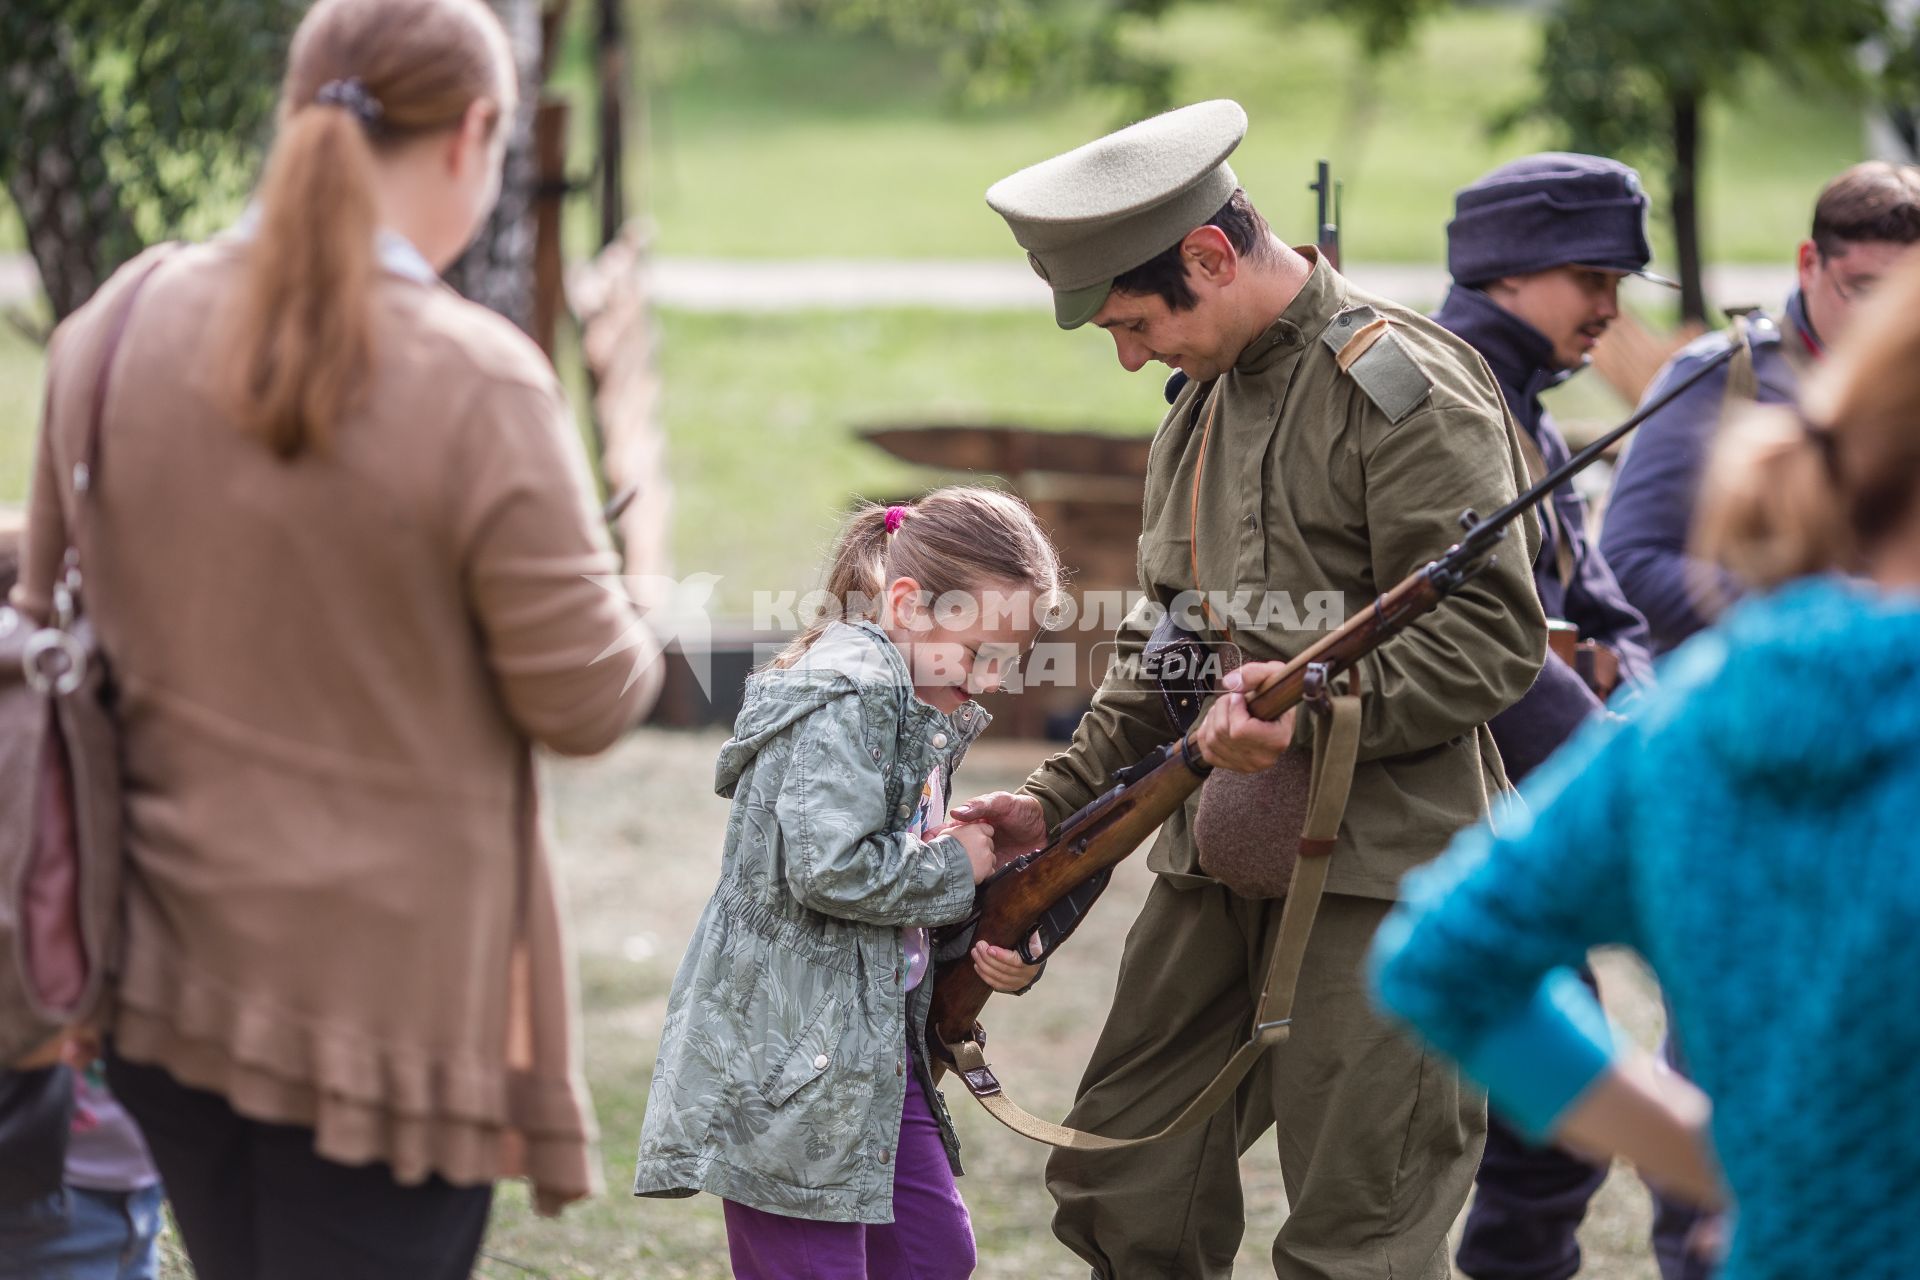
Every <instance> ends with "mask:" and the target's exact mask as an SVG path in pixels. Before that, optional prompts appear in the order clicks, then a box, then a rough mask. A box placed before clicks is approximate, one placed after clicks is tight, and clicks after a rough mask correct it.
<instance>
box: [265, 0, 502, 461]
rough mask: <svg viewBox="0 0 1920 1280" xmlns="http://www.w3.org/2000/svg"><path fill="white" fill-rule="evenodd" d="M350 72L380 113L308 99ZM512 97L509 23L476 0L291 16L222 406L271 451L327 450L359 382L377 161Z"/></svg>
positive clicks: (352, 4)
mask: <svg viewBox="0 0 1920 1280" xmlns="http://www.w3.org/2000/svg"><path fill="white" fill-rule="evenodd" d="M345 81H358V83H359V87H360V88H361V89H362V90H363V91H364V93H365V94H366V96H367V97H369V98H371V99H372V101H373V102H374V103H377V104H378V108H377V117H376V118H374V119H370V120H368V119H362V118H361V117H360V116H359V115H356V114H355V113H354V111H353V110H351V109H350V108H348V107H346V106H343V105H341V104H340V103H338V102H322V101H319V100H318V99H319V98H320V96H321V90H322V88H323V87H326V86H329V85H332V84H334V83H335V82H345ZM517 96H518V82H517V80H516V78H515V72H514V62H513V56H512V49H511V46H510V45H509V44H508V42H507V35H506V31H505V29H504V28H502V27H501V25H500V21H499V19H498V18H496V17H495V16H494V14H493V12H492V10H490V9H488V8H487V7H486V5H485V4H483V3H481V0H320V2H319V3H318V4H316V5H314V6H313V8H312V9H310V10H309V11H308V12H307V15H306V17H305V18H303V19H301V22H300V26H299V28H298V29H297V30H296V31H295V32H294V36H293V45H292V48H291V49H290V50H289V52H288V55H287V73H286V76H285V78H284V79H283V80H282V81H281V84H280V107H279V132H278V135H277V137H276V138H275V140H274V144H273V149H272V151H271V152H270V153H269V154H268V157H267V166H266V173H265V176H264V178H263V179H262V181H261V184H260V189H259V192H258V194H257V203H258V209H259V226H258V229H257V232H256V234H255V235H254V237H253V239H252V241H251V243H250V244H249V246H248V251H247V282H246V286H245V288H244V290H243V291H242V295H241V299H240V302H239V305H238V307H237V309H236V314H235V315H234V316H232V317H231V319H232V320H233V322H234V327H233V330H232V332H233V333H234V334H235V335H236V339H235V350H234V359H233V362H232V365H231V372H230V375H229V376H230V390H231V393H232V401H233V407H234V410H235V412H236V413H237V415H238V417H239V419H240V421H241V422H242V423H243V424H244V425H245V426H246V427H247V429H249V430H251V431H254V432H257V433H258V434H259V435H260V436H261V437H262V438H264V439H265V441H266V442H267V444H268V445H269V447H271V448H272V449H273V451H274V452H275V453H277V454H279V455H280V456H282V457H291V456H293V455H295V454H298V453H300V452H302V451H303V450H305V449H307V448H308V447H310V446H313V445H318V444H322V443H324V442H325V440H326V438H327V435H328V433H329V432H331V431H332V430H333V428H334V427H335V425H336V424H337V423H338V421H339V419H340V418H341V416H342V415H343V414H344V413H346V412H347V411H348V409H350V408H351V407H352V406H353V404H354V401H355V398H356V397H357V396H358V394H359V393H360V391H361V388H362V384H363V383H364V381H365V379H366V376H367V371H368V365H369V362H370V360H371V358H372V333H371V331H370V329H371V325H370V321H371V312H370V303H371V297H370V295H371V292H372V288H373V282H374V279H375V274H376V272H377V270H378V264H377V262H376V258H375V249H374V235H375V232H376V231H377V230H378V227H377V222H376V219H377V217H378V210H377V209H376V208H375V206H374V185H373V183H374V170H373V164H374V157H375V155H376V154H377V153H380V152H384V151H387V150H390V149H393V148H396V147H400V146H403V145H405V144H406V143H408V142H411V141H413V140H416V139H419V138H423V137H426V136H428V135H430V134H434V133H438V132H441V131H445V130H451V129H455V128H458V127H459V125H460V123H461V120H462V119H463V118H464V117H465V115H466V113H467V109H468V108H469V107H470V106H472V105H473V104H474V103H475V102H477V101H484V102H486V103H489V104H491V106H492V108H493V110H492V112H491V114H492V129H493V130H494V131H495V132H497V131H498V130H499V129H500V128H502V127H503V122H504V120H505V119H506V117H508V116H510V115H511V113H512V112H513V110H514V106H515V102H516V99H517Z"/></svg>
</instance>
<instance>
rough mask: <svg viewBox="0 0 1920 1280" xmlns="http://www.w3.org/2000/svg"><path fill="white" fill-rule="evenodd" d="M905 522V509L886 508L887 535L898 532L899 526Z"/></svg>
mask: <svg viewBox="0 0 1920 1280" xmlns="http://www.w3.org/2000/svg"><path fill="white" fill-rule="evenodd" d="M906 522H907V509H906V508H905V507H888V508H887V532H888V533H898V532H900V526H901V525H903V524H905V523H906Z"/></svg>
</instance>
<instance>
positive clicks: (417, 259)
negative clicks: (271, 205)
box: [222, 201, 440, 284]
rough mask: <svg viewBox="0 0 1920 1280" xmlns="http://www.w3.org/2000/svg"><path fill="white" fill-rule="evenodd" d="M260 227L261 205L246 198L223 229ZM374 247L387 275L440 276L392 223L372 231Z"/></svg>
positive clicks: (238, 235)
mask: <svg viewBox="0 0 1920 1280" xmlns="http://www.w3.org/2000/svg"><path fill="white" fill-rule="evenodd" d="M259 229H260V206H259V204H258V203H255V202H251V201H250V202H249V203H248V204H247V207H246V210H245V212H243V213H242V214H241V215H240V220H239V221H238V222H236V223H234V224H233V225H232V226H231V227H229V228H228V229H227V230H226V231H225V232H223V233H222V235H223V237H224V236H231V237H232V238H234V239H236V240H241V241H245V240H251V239H253V237H254V234H255V233H256V232H258V231H259ZM373 251H374V255H375V257H376V259H377V260H378V261H379V263H380V269H381V270H382V271H385V272H387V273H388V274H389V275H396V276H399V277H400V278H401V279H403V280H412V281H415V282H416V283H418V284H434V283H437V282H438V281H439V279H440V273H439V272H437V271H435V270H434V269H433V264H431V263H429V262H428V261H427V259H426V256H425V255H424V254H422V253H421V252H420V250H418V249H416V248H414V246H413V241H411V240H409V239H407V238H406V237H405V236H403V235H401V234H400V233H399V232H398V231H395V230H394V229H393V228H391V227H381V228H380V230H379V231H377V232H375V233H374V237H373Z"/></svg>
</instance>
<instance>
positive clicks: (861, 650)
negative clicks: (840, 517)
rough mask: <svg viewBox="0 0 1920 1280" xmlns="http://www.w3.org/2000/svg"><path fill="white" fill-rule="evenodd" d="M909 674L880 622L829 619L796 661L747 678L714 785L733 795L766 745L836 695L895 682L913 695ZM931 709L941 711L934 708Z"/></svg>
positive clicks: (898, 651)
mask: <svg viewBox="0 0 1920 1280" xmlns="http://www.w3.org/2000/svg"><path fill="white" fill-rule="evenodd" d="M908 674H909V673H908V671H907V663H906V659H905V658H903V657H901V656H900V650H899V649H897V648H895V647H894V644H893V641H891V640H889V639H887V635H886V633H885V632H884V631H882V630H880V628H878V627H876V626H874V625H873V624H872V623H870V622H853V623H846V622H832V623H829V624H828V625H827V629H826V631H824V632H823V633H821V636H820V638H819V639H818V640H816V641H814V643H813V647H812V648H810V649H808V650H807V652H806V654H805V656H803V657H802V658H801V659H800V661H798V662H796V663H795V664H794V665H793V666H791V667H786V668H775V667H769V668H768V669H766V670H765V671H760V672H756V673H755V674H753V675H751V676H749V677H748V678H747V691H746V700H745V702H744V703H743V704H742V706H741V708H740V714H739V716H737V717H736V718H735V719H734V722H733V736H732V737H731V738H729V739H727V741H726V744H725V745H724V746H722V747H721V748H720V758H719V760H718V762H716V764H715V765H714V778H713V785H714V790H715V791H717V792H719V793H720V794H721V795H723V796H731V795H732V794H733V789H734V786H735V784H736V783H738V782H739V781H740V775H741V774H743V773H745V772H746V771H747V766H748V765H750V764H752V763H753V759H754V757H755V756H757V755H759V754H760V749H761V748H762V747H763V746H765V745H766V744H767V743H768V742H769V741H770V740H772V739H773V738H774V737H775V736H776V735H777V734H779V733H781V732H782V731H784V730H785V729H787V728H789V727H791V726H792V725H793V724H794V723H795V722H797V721H799V720H802V719H805V718H806V717H807V716H809V715H812V714H813V713H814V712H815V711H818V710H819V709H820V708H821V707H823V706H825V705H826V704H827V703H828V702H831V701H832V700H833V699H835V698H839V697H844V696H846V695H847V694H850V693H855V692H858V691H859V690H862V689H872V688H876V687H880V688H884V687H891V688H895V689H898V690H900V691H901V693H903V694H904V695H906V697H907V698H909V699H911V698H912V696H913V695H912V688H913V686H912V682H911V681H910V680H909V679H908ZM928 711H929V712H930V713H932V714H934V715H936V716H938V715H939V713H938V712H934V711H933V710H932V708H928ZM940 718H941V719H942V720H945V719H946V717H940Z"/></svg>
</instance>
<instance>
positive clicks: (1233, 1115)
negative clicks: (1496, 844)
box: [1047, 878, 1486, 1280]
mask: <svg viewBox="0 0 1920 1280" xmlns="http://www.w3.org/2000/svg"><path fill="white" fill-rule="evenodd" d="M1280 905H1281V904H1280V903H1278V902H1267V901H1258V900H1254V899H1248V898H1240V897H1236V896H1234V895H1233V894H1230V893H1228V892H1227V891H1226V890H1224V889H1222V888H1220V887H1219V886H1217V885H1213V884H1203V886H1202V887H1200V888H1192V889H1177V888H1174V887H1173V886H1172V885H1170V884H1169V883H1168V882H1167V881H1166V880H1165V879H1164V878H1162V879H1160V880H1157V881H1156V882H1155V883H1154V886H1153V889H1152V890H1151V892H1150V893H1149V894H1148V897H1147V902H1146V905H1145V906H1144V907H1143V908H1142V909H1141V912H1140V916H1139V918H1138V919H1137V920H1135V921H1134V924H1133V928H1132V930H1131V931H1130V932H1129V933H1128V935H1127V944H1126V949H1125V951H1124V953H1123V954H1122V956H1121V961H1120V977H1119V984H1118V986H1117V988H1116V990H1115V992H1114V998H1113V1008H1112V1009H1111V1011H1109V1013H1108V1015H1107V1023H1106V1026H1105V1028H1104V1029H1103V1030H1102V1031H1101V1034H1100V1042H1099V1044H1098V1046H1097V1047H1096V1048H1095V1050H1094V1054H1093V1060H1092V1062H1091V1063H1089V1064H1088V1067H1087V1072H1086V1075H1085V1077H1084V1078H1083V1079H1082V1080H1081V1083H1080V1092H1079V1098H1078V1101H1076V1102H1075V1104H1074V1107H1073V1111H1072V1113H1071V1114H1070V1115H1069V1116H1068V1117H1067V1123H1068V1124H1069V1125H1072V1126H1075V1127H1077V1128H1083V1129H1092V1130H1095V1131H1097V1132H1100V1133H1104V1134H1109V1135H1112V1136H1115V1137H1127V1136H1135V1135H1139V1134H1145V1133H1151V1132H1153V1131H1154V1130H1156V1129H1158V1128H1160V1127H1161V1126H1162V1125H1164V1124H1165V1123H1166V1122H1167V1121H1169V1120H1170V1119H1172V1118H1173V1116H1174V1115H1176V1114H1177V1113H1178V1112H1179V1110H1180V1109H1181V1108H1182V1107H1184V1106H1185V1105H1186V1103H1187V1102H1188V1101H1189V1100H1190V1099H1191V1098H1192V1097H1193V1095H1194V1094H1195V1093H1196V1092H1198V1091H1199V1090H1200V1089H1201V1088H1202V1087H1203V1086H1204V1085H1205V1084H1206V1083H1207V1081H1209V1080H1210V1079H1212V1078H1213V1076H1214V1073H1215V1072H1217V1071H1218V1070H1219V1068H1220V1066H1221V1064H1223V1063H1224V1062H1226V1060H1227V1058H1228V1057H1229V1056H1230V1055H1231V1054H1232V1052H1233V1051H1234V1049H1236V1048H1237V1047H1239V1045H1240V1044H1241V1043H1243V1042H1244V1041H1245V1040H1246V1039H1247V1037H1248V1033H1249V1030H1250V1027H1251V1022H1252V1015H1253V1006H1254V1002H1255V1001H1256V1000H1257V999H1258V998H1259V991H1258V989H1257V988H1258V983H1259V981H1260V979H1261V977H1262V976H1263V975H1264V971H1265V964H1266V957H1267V954H1268V948H1269V947H1270V946H1271V945H1272V942H1273V938H1274V935H1275V934H1276V933H1277V932H1278V930H1279V925H1280ZM1392 905H1393V904H1392V903H1390V902H1385V901H1380V900H1376V899H1372V898H1358V897H1349V896H1346V895H1336V894H1328V895H1327V896H1326V897H1325V898H1324V899H1323V900H1322V901H1321V905H1320V911H1319V915H1318V917H1317V919H1316V920H1315V921H1314V925H1313V933H1312V935H1311V940H1310V942H1309V944H1308V947H1307V953H1306V959H1305V962H1304V963H1303V965H1302V966H1301V971H1300V985H1299V992H1298V995H1297V997H1296V999H1295V1002H1294V1009H1293V1019H1294V1021H1293V1030H1292V1032H1291V1033H1290V1036H1289V1039H1288V1040H1287V1041H1286V1042H1285V1043H1284V1044H1281V1045H1279V1046H1278V1047H1277V1048H1275V1049H1274V1050H1272V1051H1271V1052H1270V1053H1269V1054H1268V1056H1267V1058H1266V1060H1265V1061H1263V1062H1261V1063H1260V1064H1259V1065H1258V1066H1256V1067H1255V1068H1254V1069H1253V1071H1252V1072H1251V1073H1250V1074H1249V1075H1248V1076H1247V1078H1246V1079H1245V1080H1244V1081H1242V1082H1241V1085H1240V1089H1239V1092H1238V1095H1237V1097H1236V1099H1235V1100H1234V1102H1232V1103H1230V1104H1228V1105H1227V1106H1225V1107H1223V1108H1222V1109H1221V1110H1220V1112H1219V1113H1218V1114H1217V1115H1215V1116H1214V1118H1213V1119H1212V1121H1210V1122H1209V1123H1208V1124H1207V1125H1206V1126H1205V1127H1204V1128H1203V1129H1201V1130H1200V1131H1198V1132H1196V1133H1191V1134H1187V1135H1185V1136H1184V1137H1180V1138H1176V1139H1173V1140H1171V1141H1168V1142H1162V1143H1156V1144H1153V1145H1151V1146H1147V1147H1141V1148H1136V1149H1134V1150H1131V1151H1116V1152H1105V1153H1098V1152H1074V1151H1065V1150H1061V1151H1055V1152H1054V1153H1053V1156H1052V1158H1051V1159H1050V1160H1049V1161H1048V1163H1047V1189H1048V1191H1049V1192H1050V1193H1051V1194H1052V1195H1053V1198H1054V1202H1055V1204H1056V1206H1057V1209H1056V1212H1055V1214H1054V1219H1053V1229H1054V1234H1055V1235H1057V1236H1059V1237H1060V1239H1061V1240H1062V1241H1063V1242H1064V1243H1065V1244H1066V1245H1067V1247H1068V1248H1070V1249H1072V1250H1073V1251H1074V1252H1075V1253H1077V1254H1079V1255H1080V1256H1081V1257H1082V1258H1085V1259H1086V1260H1087V1261H1088V1262H1089V1263H1091V1264H1092V1265H1093V1270H1094V1274H1095V1275H1096V1276H1101V1277H1108V1278H1109V1280H1112V1278H1120V1280H1147V1278H1153V1280H1158V1278H1159V1277H1177V1278H1178V1280H1212V1278H1213V1277H1224V1276H1229V1275H1231V1274H1232V1271H1233V1258H1234V1254H1235V1252H1236V1251H1237V1250H1238V1248H1239V1245H1240V1238H1241V1236H1242V1234H1243V1233H1244V1232H1245V1228H1246V1218H1245V1213H1244V1210H1243V1207H1242V1202H1241V1192H1240V1168H1239V1157H1240V1155H1241V1154H1242V1153H1243V1152H1245V1151H1246V1150H1247V1149H1248V1148H1250V1147H1251V1146H1252V1145H1253V1144H1254V1143H1255V1142H1256V1141H1258V1140H1259V1138H1260V1136H1261V1135H1262V1134H1264V1133H1265V1132H1266V1131H1267V1130H1268V1129H1269V1128H1272V1127H1275V1126H1276V1124H1277V1126H1278V1129H1279V1143H1280V1165H1281V1176H1282V1179H1283V1181H1284V1183H1285V1185H1286V1191H1287V1201H1288V1205H1289V1208H1290V1212H1289V1215H1288V1217H1287V1220H1286V1222H1285V1223H1284V1224H1283V1225H1282V1226H1281V1228H1280V1232H1279V1234H1278V1235H1277V1236H1275V1237H1274V1241H1273V1270H1274V1275H1275V1276H1277V1277H1279V1278H1280V1280H1309V1278H1313V1280H1322V1278H1324V1280H1362V1278H1365V1280H1388V1277H1394V1278H1395V1280H1438V1278H1444V1277H1446V1276H1447V1275H1448V1274H1449V1269H1448V1265H1447V1231H1448V1229H1449V1228H1450V1227H1452V1225H1453V1223H1454V1220H1455V1219H1456V1218H1457V1217H1458V1216H1459V1214H1460V1210H1461V1207H1462V1206H1463V1205H1464V1204H1465V1203H1466V1199H1467V1193H1468V1191H1469V1189H1471V1187H1472V1186H1473V1175H1474V1170H1475V1168H1476V1167H1477V1166H1478V1165H1479V1162H1480V1149H1481V1145H1482V1143H1483V1141H1484V1139H1485V1133H1486V1104H1485V1102H1484V1100H1483V1098H1482V1097H1481V1095H1480V1094H1479V1093H1478V1092H1477V1091H1474V1090H1471V1089H1468V1088H1464V1087H1463V1086H1462V1085H1461V1084H1460V1083H1459V1081H1458V1079H1457V1078H1456V1077H1455V1075H1454V1074H1453V1072H1452V1070H1451V1069H1450V1068H1448V1067H1447V1066H1445V1065H1444V1064H1442V1063H1441V1062H1440V1061H1438V1060H1437V1059H1435V1058H1432V1057H1430V1056H1429V1055H1427V1054H1424V1053H1422V1052H1421V1050H1420V1048H1419V1046H1418V1045H1416V1044H1415V1043H1413V1042H1412V1041H1411V1040H1409V1039H1408V1038H1407V1037H1405V1036H1404V1035H1402V1034H1401V1033H1400V1032H1398V1031H1396V1030H1394V1029H1392V1028H1390V1027H1389V1026H1387V1025H1386V1024H1385V1023H1383V1022H1382V1021H1380V1019H1379V1018H1378V1017H1376V1016H1375V1014H1374V1012H1373V1009H1372V1006H1371V1004H1370V1003H1369V1001H1368V998H1367V991H1366V978H1365V973H1364V962H1365V957H1366V950H1367V944H1368V942H1369V940H1370V939H1371V938H1372V937H1373V932H1374V929H1375V928H1376V927H1378V925H1379V923H1380V921H1381V919H1382V918H1383V917H1384V916H1385V915H1386V913H1387V911H1388V910H1389V909H1390V908H1391V907H1392Z"/></svg>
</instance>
